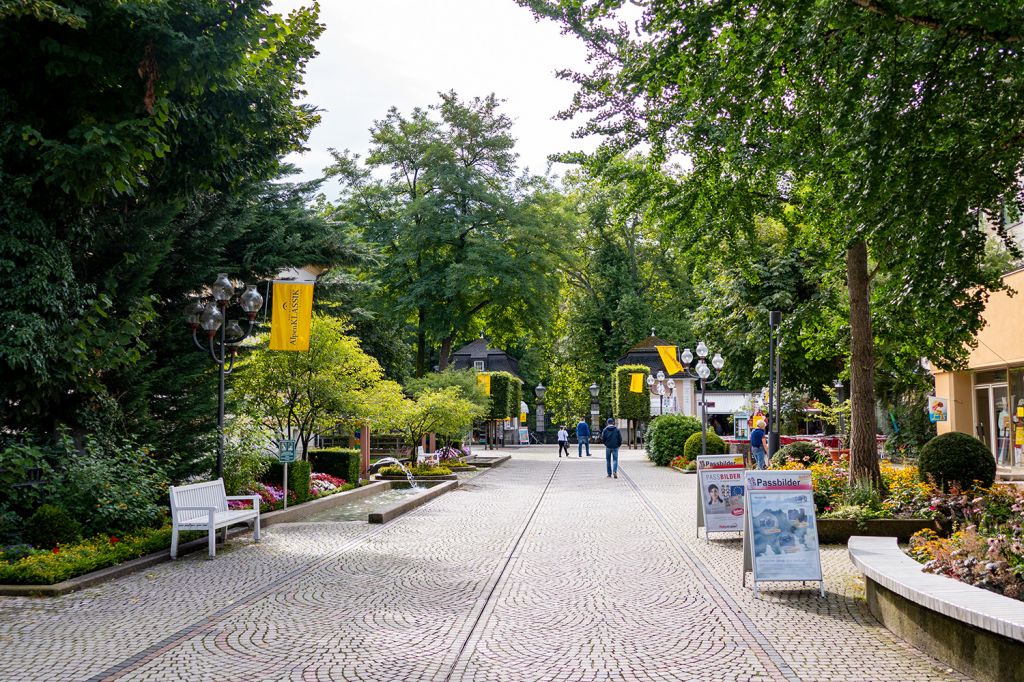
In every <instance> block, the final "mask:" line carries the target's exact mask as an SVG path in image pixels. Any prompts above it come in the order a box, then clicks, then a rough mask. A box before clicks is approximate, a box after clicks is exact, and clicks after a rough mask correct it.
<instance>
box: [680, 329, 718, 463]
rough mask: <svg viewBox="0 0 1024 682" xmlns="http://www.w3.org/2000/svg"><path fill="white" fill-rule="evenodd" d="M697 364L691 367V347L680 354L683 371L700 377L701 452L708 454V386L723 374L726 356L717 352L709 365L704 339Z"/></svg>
mask: <svg viewBox="0 0 1024 682" xmlns="http://www.w3.org/2000/svg"><path fill="white" fill-rule="evenodd" d="M696 350H697V365H696V367H693V368H691V367H690V365H691V364H692V363H693V353H692V352H691V351H690V349H689V348H684V349H683V352H682V354H680V356H679V357H680V360H682V361H683V371H684V373H685V374H686V376H689V377H691V378H696V379H700V453H701V454H702V455H706V454H708V401H707V388H708V386H709V385H710V384H713V383H715V382H716V381H718V379H719V378H720V377H721V376H722V368H723V367H725V358H723V357H722V354H721V353H715V355H714V357H712V358H711V367H708V363H707V357H708V352H709V351H708V347H707V344H705V343H704V342H703V341H701V342H700V343H698V344H697V348H696ZM712 367H713V368H714V378H713V379H712V378H711V375H712V369H711V368H712Z"/></svg>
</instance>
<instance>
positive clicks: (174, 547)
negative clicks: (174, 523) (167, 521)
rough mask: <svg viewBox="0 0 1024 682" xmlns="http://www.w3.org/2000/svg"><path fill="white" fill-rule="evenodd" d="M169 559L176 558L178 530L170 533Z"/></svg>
mask: <svg viewBox="0 0 1024 682" xmlns="http://www.w3.org/2000/svg"><path fill="white" fill-rule="evenodd" d="M171 558H172V559H177V558H178V529H177V528H175V529H174V530H172V531H171Z"/></svg>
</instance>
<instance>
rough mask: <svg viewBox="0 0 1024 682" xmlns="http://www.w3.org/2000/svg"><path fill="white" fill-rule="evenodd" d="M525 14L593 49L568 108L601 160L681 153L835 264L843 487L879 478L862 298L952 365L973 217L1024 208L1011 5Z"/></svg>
mask: <svg viewBox="0 0 1024 682" xmlns="http://www.w3.org/2000/svg"><path fill="white" fill-rule="evenodd" d="M521 4H524V5H529V6H531V7H532V8H533V9H534V11H535V12H537V13H538V14H540V15H544V16H549V17H552V18H555V19H557V20H559V21H561V22H563V24H564V26H565V27H566V30H567V31H570V32H573V33H576V34H577V35H579V36H580V37H582V38H583V39H584V40H585V41H586V42H587V44H588V45H589V46H590V51H591V55H592V63H593V64H594V69H593V71H592V72H591V73H581V74H567V75H569V76H570V77H571V78H573V79H574V80H576V82H578V83H579V85H580V90H579V93H578V94H577V96H576V99H575V100H574V104H573V107H572V111H573V112H587V113H589V114H591V119H590V122H589V124H588V125H587V130H588V131H589V132H592V133H599V134H603V135H606V136H607V137H608V144H607V145H605V147H606V149H605V152H604V153H607V152H613V151H618V150H619V149H620V148H622V147H624V146H625V147H630V146H633V145H635V144H638V143H641V142H647V143H650V144H651V145H652V148H653V149H654V151H655V152H656V153H662V154H669V153H673V152H683V153H686V154H688V155H689V157H690V159H691V160H692V163H693V166H694V177H696V178H700V179H701V180H702V181H703V182H705V183H709V184H710V185H711V186H714V187H716V188H717V189H716V190H715V191H714V192H712V193H709V194H708V195H707V197H708V198H709V199H710V200H711V206H712V209H713V211H714V212H715V213H717V214H718V215H719V216H723V215H724V216H728V215H730V214H733V215H738V216H741V217H744V220H749V218H751V217H752V216H753V215H754V214H756V213H758V212H760V213H764V214H768V215H771V214H773V213H774V212H776V211H779V210H781V208H782V207H783V206H785V205H787V204H791V203H794V202H799V203H800V206H801V210H802V211H803V212H804V215H805V219H806V220H807V222H808V223H809V224H810V225H813V226H814V229H815V230H817V231H818V234H819V241H818V243H819V244H820V246H821V250H822V253H823V255H824V256H825V257H830V256H832V255H835V254H837V253H841V254H843V256H844V257H845V262H846V286H847V291H848V302H849V338H850V375H851V383H852V392H851V402H852V409H853V419H852V421H853V425H852V427H853V428H852V431H851V449H852V452H851V471H850V474H851V478H853V479H855V480H858V481H868V482H872V483H875V484H879V482H880V477H879V472H878V463H877V457H876V456H875V452H876V444H875V426H876V425H875V417H874V409H875V405H874V403H875V401H874V391H873V372H874V369H875V364H876V358H875V352H874V350H875V349H874V334H875V333H878V332H879V331H881V329H880V328H879V327H880V325H878V324H877V320H876V325H875V328H874V330H873V327H872V314H871V303H872V302H875V303H876V304H882V305H884V306H885V307H886V308H887V309H888V311H890V312H889V314H888V315H887V320H886V322H887V327H886V328H885V332H886V333H897V334H900V335H901V337H902V338H903V339H905V340H906V341H907V343H906V346H907V347H906V351H907V352H913V353H918V354H922V355H928V356H929V357H931V358H932V359H933V361H935V362H936V364H938V365H939V366H947V367H948V366H952V365H954V364H956V363H957V362H960V361H962V360H963V359H964V357H965V348H966V347H967V344H969V343H971V342H972V339H973V335H974V333H975V332H976V331H977V330H978V328H979V327H980V325H981V319H980V313H981V311H982V309H983V306H984V302H985V299H986V296H987V293H988V292H989V291H991V290H992V289H994V288H996V287H998V286H999V281H998V279H997V277H996V276H995V274H994V273H993V272H992V271H991V270H989V269H987V268H985V267H984V264H983V257H984V248H983V247H984V238H985V230H984V227H983V226H982V222H983V219H986V218H987V220H988V222H989V223H991V224H994V225H995V226H996V228H997V229H1001V227H1002V225H1003V221H1004V216H1005V215H1006V212H1007V211H1004V209H1008V212H1009V213H1010V215H1011V216H1012V215H1014V214H1016V213H1017V206H1018V204H1019V203H1020V200H1021V181H1020V178H1021V177H1024V175H1022V170H1024V168H1022V158H1024V113H1022V112H1024V63H1022V62H1024V53H1022V45H1024V40H1022V39H1024V35H1022V34H1024V31H1022V30H1021V27H1022V26H1024V7H1021V5H1020V4H1019V3H1016V2H1012V1H1011V0H1000V1H996V2H991V3H985V4H984V5H982V4H980V3H976V4H974V5H969V6H968V5H965V4H964V3H962V2H957V1H955V0H934V1H932V2H929V3H921V2H916V1H914V0H893V1H890V2H885V3H882V2H873V1H869V0H807V1H802V2H790V1H785V0H773V1H770V2H754V1H741V2H734V1H724V0H712V1H710V2H696V1H683V2H677V1H672V2H669V1H668V0H646V1H641V2H631V3H628V5H629V11H628V15H627V13H624V12H623V10H624V8H625V7H626V5H627V3H626V2H625V1H624V0H593V1H584V0H561V1H549V0H521ZM637 10H639V15H637ZM634 18H636V19H637V20H636V22H635V23H633V22H631V21H628V20H630V19H634ZM705 215H707V214H705ZM714 224H717V225H718V226H719V227H724V228H725V231H726V232H728V231H729V229H730V226H729V224H728V222H726V223H725V224H724V225H723V223H722V221H721V219H720V218H718V219H716V221H714ZM702 227H703V226H702ZM911 326H913V327H914V328H915V329H917V330H919V331H923V332H924V333H923V334H920V335H919V336H917V337H912V335H911V334H909V333H907V331H908V330H909V328H910V327H911Z"/></svg>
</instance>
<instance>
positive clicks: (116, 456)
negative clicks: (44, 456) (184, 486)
mask: <svg viewBox="0 0 1024 682" xmlns="http://www.w3.org/2000/svg"><path fill="white" fill-rule="evenodd" d="M64 447H65V450H66V454H65V455H64V462H63V471H62V475H61V477H60V481H59V483H58V485H56V486H55V487H54V492H53V494H52V501H53V503H54V504H56V505H57V506H59V507H62V508H63V509H64V510H65V511H66V512H67V513H68V515H69V516H70V517H71V518H73V519H75V520H76V521H78V522H79V523H81V524H82V527H83V531H84V532H85V534H87V535H95V534H97V533H114V532H121V533H125V532H129V531H134V530H138V529H141V528H155V527H159V526H160V525H162V523H163V521H164V516H165V510H164V507H163V506H162V503H163V502H164V501H165V500H166V499H167V481H166V479H165V478H164V476H163V472H162V471H161V470H160V468H159V467H158V466H157V464H156V463H155V462H154V460H153V458H152V456H151V455H150V454H149V452H148V450H146V449H145V448H140V447H138V446H136V445H134V444H132V443H123V444H121V445H119V446H117V447H108V448H104V447H103V446H102V445H100V444H99V442H98V441H96V440H95V439H93V438H91V437H90V438H87V439H86V443H85V448H84V449H83V450H75V449H74V448H73V447H72V445H71V442H70V439H65V443H64Z"/></svg>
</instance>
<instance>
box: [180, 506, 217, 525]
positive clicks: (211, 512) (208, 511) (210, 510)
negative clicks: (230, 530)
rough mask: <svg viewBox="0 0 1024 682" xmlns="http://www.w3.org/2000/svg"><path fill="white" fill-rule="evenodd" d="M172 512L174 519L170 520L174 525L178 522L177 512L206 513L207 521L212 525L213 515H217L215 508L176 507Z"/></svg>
mask: <svg viewBox="0 0 1024 682" xmlns="http://www.w3.org/2000/svg"><path fill="white" fill-rule="evenodd" d="M174 511H175V514H174V517H173V518H172V519H171V520H172V521H173V522H174V523H177V522H178V514H177V512H183V511H201V512H206V514H207V516H208V517H209V519H208V520H209V522H210V523H213V515H214V514H216V513H217V508H216V507H178V508H176V509H175V510H174Z"/></svg>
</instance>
